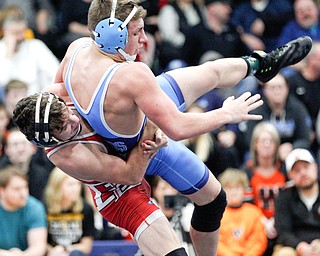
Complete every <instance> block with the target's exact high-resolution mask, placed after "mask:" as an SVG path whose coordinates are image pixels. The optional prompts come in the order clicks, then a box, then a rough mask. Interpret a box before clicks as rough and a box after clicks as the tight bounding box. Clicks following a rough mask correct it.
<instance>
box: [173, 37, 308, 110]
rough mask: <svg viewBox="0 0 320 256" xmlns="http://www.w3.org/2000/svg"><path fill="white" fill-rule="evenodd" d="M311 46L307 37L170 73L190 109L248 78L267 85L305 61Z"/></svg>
mask: <svg viewBox="0 0 320 256" xmlns="http://www.w3.org/2000/svg"><path fill="white" fill-rule="evenodd" d="M311 47H312V40H311V38H310V37H307V36H303V37H299V38H297V39H295V40H293V41H291V42H288V43H287V44H286V45H284V46H281V47H278V48H277V49H275V50H273V51H272V52H270V53H268V54H266V53H264V52H262V51H255V52H253V53H252V54H251V55H250V56H245V57H243V58H224V59H218V60H215V61H208V62H206V63H204V64H203V65H200V66H197V67H187V68H183V69H176V70H172V71H169V72H168V74H170V75H171V76H172V77H173V78H174V79H176V81H177V83H178V84H179V86H180V88H181V91H182V93H183V95H184V98H185V101H186V104H187V105H186V106H187V107H188V106H190V104H191V103H192V102H194V101H195V100H196V99H198V98H199V97H200V96H202V95H203V94H205V93H206V92H208V91H210V90H212V89H214V88H225V87H231V86H235V85H236V84H238V83H239V82H240V81H241V80H242V79H243V78H244V77H245V76H247V75H255V76H256V77H257V78H258V79H259V80H260V81H261V82H263V83H265V82H267V81H269V80H270V79H272V78H273V77H274V76H275V75H276V74H277V73H278V72H279V71H280V70H281V69H282V68H284V67H287V66H290V65H294V64H296V63H298V62H299V61H301V60H302V59H303V58H304V57H305V56H306V55H307V54H308V53H309V51H310V49H311Z"/></svg>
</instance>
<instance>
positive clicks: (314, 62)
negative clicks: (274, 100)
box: [287, 41, 320, 153]
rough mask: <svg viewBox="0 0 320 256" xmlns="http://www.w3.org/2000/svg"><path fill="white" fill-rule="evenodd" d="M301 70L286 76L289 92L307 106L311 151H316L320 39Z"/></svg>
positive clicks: (315, 43)
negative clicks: (310, 130)
mask: <svg viewBox="0 0 320 256" xmlns="http://www.w3.org/2000/svg"><path fill="white" fill-rule="evenodd" d="M304 62H305V65H302V67H301V70H299V71H297V72H296V73H295V74H294V75H292V76H289V77H288V78H287V80H288V84H289V88H290V92H291V93H293V94H294V95H295V96H296V97H297V98H298V99H299V100H300V101H301V102H302V103H303V104H304V105H305V106H306V108H307V110H308V113H309V115H310V117H311V121H312V135H311V142H312V151H313V152H314V153H316V152H317V149H318V147H319V144H318V143H317V140H316V119H317V116H318V112H319V110H320V101H319V100H318V99H319V98H320V69H319V66H320V41H319V42H314V43H313V46H312V49H311V51H310V53H309V55H308V56H307V57H306V58H305V61H304Z"/></svg>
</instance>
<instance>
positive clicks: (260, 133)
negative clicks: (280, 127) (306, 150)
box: [241, 121, 286, 256]
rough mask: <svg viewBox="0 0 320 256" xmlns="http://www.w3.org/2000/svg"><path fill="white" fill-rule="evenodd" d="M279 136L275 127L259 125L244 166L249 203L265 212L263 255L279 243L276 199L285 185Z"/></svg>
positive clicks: (265, 255) (253, 135) (268, 124)
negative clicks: (248, 184)
mask: <svg viewBox="0 0 320 256" xmlns="http://www.w3.org/2000/svg"><path fill="white" fill-rule="evenodd" d="M279 146H280V135H279V133H278V131H277V129H276V128H275V127H274V125H273V124H271V123H268V122H265V121H263V122H260V123H258V124H257V125H256V126H255V127H254V129H253V133H252V137H251V142H250V158H249V160H248V161H247V162H246V163H245V164H244V165H243V166H242V168H241V169H242V170H244V171H245V172H246V174H247V176H248V179H249V182H250V190H249V191H250V192H249V193H248V198H247V200H248V201H252V202H253V203H254V204H255V205H256V206H258V207H259V208H260V209H261V210H262V212H263V221H262V222H263V224H264V227H265V230H266V233H267V237H268V247H267V250H266V251H265V253H264V256H270V255H271V254H272V251H273V247H274V245H275V242H276V237H277V231H276V230H275V227H274V200H275V198H276V197H277V196H278V194H279V191H280V190H281V189H282V188H283V187H284V186H285V185H286V176H285V167H284V164H283V162H282V161H280V160H279Z"/></svg>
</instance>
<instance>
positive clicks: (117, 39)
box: [93, 0, 138, 60]
mask: <svg viewBox="0 0 320 256" xmlns="http://www.w3.org/2000/svg"><path fill="white" fill-rule="evenodd" d="M116 5H117V0H113V2H112V7H111V14H110V18H107V19H104V20H101V21H100V22H99V23H98V24H97V26H96V27H95V30H94V31H93V34H94V37H95V43H96V44H97V45H98V47H99V48H100V49H101V50H102V51H104V52H106V53H111V54H115V53H118V52H119V53H120V54H122V55H123V56H124V57H125V59H126V60H132V57H131V56H130V55H128V54H126V53H125V52H124V48H125V47H126V45H127V42H128V30H127V24H128V23H129V21H130V20H131V19H132V17H133V16H134V15H135V13H136V12H137V10H138V8H137V7H136V6H134V7H133V9H132V11H131V12H130V14H129V15H128V17H127V18H126V19H125V21H123V22H122V21H121V20H119V19H116V18H115V12H116ZM130 57H131V58H130ZM134 57H135V56H134Z"/></svg>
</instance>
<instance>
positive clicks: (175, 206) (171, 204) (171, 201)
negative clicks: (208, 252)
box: [148, 176, 195, 255]
mask: <svg viewBox="0 0 320 256" xmlns="http://www.w3.org/2000/svg"><path fill="white" fill-rule="evenodd" d="M148 180H149V184H150V187H151V198H152V199H153V200H154V202H155V203H156V204H157V205H158V206H159V208H160V209H161V210H162V212H163V213H164V214H165V216H166V217H167V218H168V220H169V221H170V223H171V225H172V227H173V229H174V230H175V232H176V233H177V235H178V237H179V239H181V242H182V243H183V244H184V246H185V248H186V251H187V252H188V255H195V252H194V248H193V245H192V242H191V238H190V233H189V232H190V221H191V217H192V213H193V210H194V205H193V203H191V201H190V200H189V199H188V198H187V197H185V196H184V195H181V194H180V193H178V191H177V190H176V189H174V188H173V187H171V185H170V184H169V183H168V182H166V181H165V180H164V179H162V178H161V177H160V176H149V177H148Z"/></svg>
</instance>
